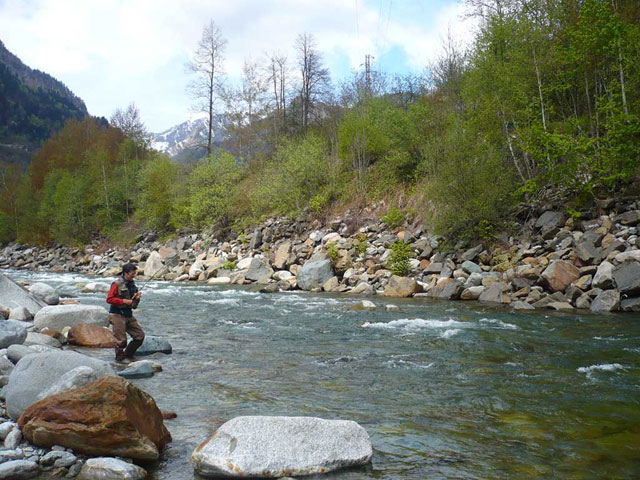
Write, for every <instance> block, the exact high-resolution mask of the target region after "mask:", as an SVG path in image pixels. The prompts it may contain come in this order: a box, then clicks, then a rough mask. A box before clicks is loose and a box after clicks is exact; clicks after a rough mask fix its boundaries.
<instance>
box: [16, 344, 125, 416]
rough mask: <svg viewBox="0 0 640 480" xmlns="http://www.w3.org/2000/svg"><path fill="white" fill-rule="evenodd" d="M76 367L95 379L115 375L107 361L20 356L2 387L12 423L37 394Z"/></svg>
mask: <svg viewBox="0 0 640 480" xmlns="http://www.w3.org/2000/svg"><path fill="white" fill-rule="evenodd" d="M80 366H86V367H90V368H92V369H93V370H94V372H95V373H96V375H97V376H98V377H103V376H105V375H114V374H115V371H114V370H113V368H112V367H111V366H110V365H109V364H108V363H107V362H104V361H102V360H98V359H96V358H92V357H88V356H86V355H82V354H80V353H77V352H72V351H60V350H51V351H48V352H44V353H35V354H31V355H26V356H24V357H22V359H21V360H20V361H19V362H18V364H17V365H16V367H15V368H14V369H13V371H12V372H11V376H10V377H9V383H8V384H7V386H6V392H5V393H6V399H7V411H8V413H9V416H10V417H11V418H12V419H14V420H16V419H17V418H18V417H20V415H21V414H22V412H23V411H24V409H25V408H27V407H28V406H29V405H31V404H32V403H33V402H35V401H36V400H37V399H38V395H40V393H41V392H43V391H45V390H47V389H48V388H50V387H51V386H52V385H53V384H54V383H56V382H57V381H58V380H59V379H60V378H61V377H62V376H63V375H64V374H65V373H67V372H69V371H70V370H73V369H74V368H76V367H80Z"/></svg>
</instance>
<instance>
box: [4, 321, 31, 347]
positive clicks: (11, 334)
mask: <svg viewBox="0 0 640 480" xmlns="http://www.w3.org/2000/svg"><path fill="white" fill-rule="evenodd" d="M26 339H27V329H26V328H24V326H23V325H22V324H21V322H17V321H14V320H2V321H0V348H7V347H9V346H10V345H15V344H18V345H21V344H22V343H24V341H25V340H26Z"/></svg>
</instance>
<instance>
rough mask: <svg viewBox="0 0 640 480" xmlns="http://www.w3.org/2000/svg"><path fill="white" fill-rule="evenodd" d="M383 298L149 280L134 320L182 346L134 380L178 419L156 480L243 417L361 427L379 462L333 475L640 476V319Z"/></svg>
mask: <svg viewBox="0 0 640 480" xmlns="http://www.w3.org/2000/svg"><path fill="white" fill-rule="evenodd" d="M12 276H13V277H14V278H17V279H21V280H27V281H30V282H34V281H44V282H46V283H49V284H50V285H52V286H55V287H57V288H58V289H59V290H60V291H62V292H66V293H68V294H70V295H74V296H79V297H80V300H81V301H82V302H83V303H94V304H102V303H103V302H104V300H103V298H104V296H103V295H102V294H100V295H97V294H79V291H80V288H79V287H77V286H76V283H77V282H87V281H90V280H98V281H105V280H104V279H90V278H88V277H82V276H78V275H59V274H33V273H26V272H12ZM106 281H107V282H108V281H109V280H108V279H107V280H106ZM372 300H373V301H374V302H375V303H376V304H377V305H378V306H379V307H378V309H376V310H375V311H354V310H350V307H351V306H352V305H354V304H356V303H357V302H358V301H359V299H358V298H354V297H346V296H329V295H316V294H306V293H299V292H297V293H281V294H260V293H256V292H254V291H252V290H250V289H248V288H244V287H237V286H235V287H233V288H230V287H207V286H204V285H187V284H168V283H162V282H152V283H151V284H149V287H148V288H147V289H146V290H145V293H144V296H143V301H142V304H141V308H140V310H139V313H138V315H137V317H138V320H139V321H140V323H141V324H142V325H143V327H144V328H145V330H146V331H147V333H148V334H151V335H160V336H163V337H167V338H168V339H169V340H170V341H171V343H172V345H173V347H174V353H173V354H172V355H168V356H164V355H160V354H157V355H156V356H154V357H153V358H154V359H155V360H157V361H159V362H161V363H162V364H163V366H164V371H163V372H161V373H158V374H156V376H154V377H153V378H150V379H144V380H136V381H135V383H136V384H138V385H139V386H140V387H141V388H142V389H144V390H145V391H147V392H149V393H150V394H151V395H153V397H154V398H155V399H156V402H157V403H158V405H159V406H160V408H161V409H163V410H172V411H175V412H177V414H178V418H177V419H175V420H170V421H167V422H166V425H167V427H168V428H169V430H170V431H171V434H172V435H173V439H174V441H173V443H172V444H170V446H169V448H168V449H167V451H166V452H165V455H164V458H163V460H162V461H161V462H160V464H159V465H158V466H157V468H155V469H151V470H150V475H151V478H153V479H158V480H160V479H162V480H168V479H191V478H194V475H193V470H192V468H191V465H190V463H189V458H190V455H191V452H192V451H193V449H194V448H195V446H196V445H197V444H198V443H200V442H201V441H202V440H204V439H205V438H207V436H208V435H210V434H211V433H212V432H213V431H214V430H215V428H216V427H217V426H218V425H220V424H221V423H222V422H224V421H226V420H228V419H231V418H233V417H235V416H238V415H308V416H318V417H322V418H328V419H350V420H355V421H357V422H358V423H360V424H361V425H362V426H364V427H365V428H366V429H367V431H368V432H369V435H370V437H371V441H372V444H373V447H374V457H373V462H372V464H371V465H370V466H369V467H367V468H364V469H357V470H352V471H347V472H339V473H334V474H329V475H324V476H323V477H322V478H327V479H340V480H347V479H349V480H351V479H395V478H411V479H413V478H415V479H422V478H425V479H427V478H429V479H433V478H436V479H454V478H455V479H458V478H465V479H520V478H545V479H546V478H562V479H613V478H625V479H627V478H628V479H631V478H639V477H640V316H639V315H637V314H636V315H610V316H602V315H586V314H585V315H566V314H564V315H563V314H542V313H539V312H538V313H534V314H522V313H511V312H509V311H507V310H502V309H494V308H490V307H485V306H482V305H479V304H477V303H462V302H455V303H448V302H430V301H426V300H423V299H421V300H406V301H401V300H396V301H391V300H386V299H382V298H373V299H372ZM385 304H394V305H397V306H398V307H399V308H400V310H399V311H397V312H387V311H386V310H385V309H384V305H385ZM105 305H106V304H105ZM91 354H92V355H95V356H99V357H101V358H104V359H110V358H111V352H110V351H98V352H96V351H95V350H94V351H93V352H92V353H91Z"/></svg>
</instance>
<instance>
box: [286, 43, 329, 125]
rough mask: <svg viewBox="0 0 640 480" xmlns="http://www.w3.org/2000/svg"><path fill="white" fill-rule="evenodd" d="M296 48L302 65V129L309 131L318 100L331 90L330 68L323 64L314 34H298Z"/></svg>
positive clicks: (299, 63) (299, 64)
mask: <svg viewBox="0 0 640 480" xmlns="http://www.w3.org/2000/svg"><path fill="white" fill-rule="evenodd" d="M295 49H296V53H297V58H298V66H299V67H300V77H301V78H300V80H301V85H300V108H301V117H302V118H301V120H302V130H303V131H305V132H306V131H307V128H308V126H309V120H310V118H311V115H312V113H313V110H314V108H315V107H316V103H317V101H318V100H319V99H320V98H321V97H322V96H323V95H324V94H326V93H328V91H329V85H330V81H331V80H330V77H329V70H328V69H327V68H325V67H324V66H323V65H322V55H321V54H320V52H319V51H318V50H317V47H316V43H315V40H314V38H313V35H311V34H308V33H304V34H301V35H298V38H297V39H296V43H295Z"/></svg>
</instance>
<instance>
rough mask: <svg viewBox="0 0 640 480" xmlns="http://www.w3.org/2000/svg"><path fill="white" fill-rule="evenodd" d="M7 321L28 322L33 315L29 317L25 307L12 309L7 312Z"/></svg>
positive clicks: (29, 314) (29, 313)
mask: <svg viewBox="0 0 640 480" xmlns="http://www.w3.org/2000/svg"><path fill="white" fill-rule="evenodd" d="M9 320H15V321H16V322H30V321H31V320H33V315H31V312H30V311H29V309H27V308H26V307H14V308H12V309H11V310H10V311H9Z"/></svg>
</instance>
